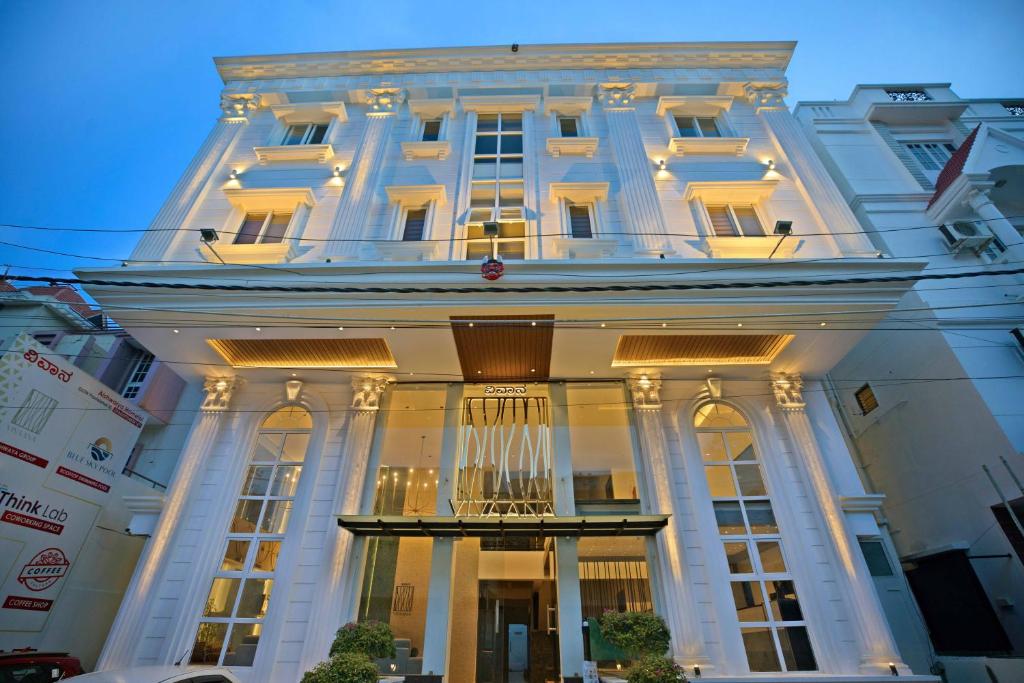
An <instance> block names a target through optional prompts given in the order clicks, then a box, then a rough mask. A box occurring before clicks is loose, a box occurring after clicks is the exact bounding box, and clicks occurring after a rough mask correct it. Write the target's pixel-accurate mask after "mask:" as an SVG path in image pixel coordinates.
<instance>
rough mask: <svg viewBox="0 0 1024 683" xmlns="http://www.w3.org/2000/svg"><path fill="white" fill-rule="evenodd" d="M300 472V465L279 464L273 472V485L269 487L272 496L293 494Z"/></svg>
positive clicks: (297, 484)
mask: <svg viewBox="0 0 1024 683" xmlns="http://www.w3.org/2000/svg"><path fill="white" fill-rule="evenodd" d="M300 474H302V466H300V465H281V466H280V467H278V468H277V472H276V473H275V474H274V485H273V486H271V487H270V495H272V496H292V497H294V496H295V489H296V488H298V486H299V475H300Z"/></svg>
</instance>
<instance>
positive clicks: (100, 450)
mask: <svg viewBox="0 0 1024 683" xmlns="http://www.w3.org/2000/svg"><path fill="white" fill-rule="evenodd" d="M89 455H91V456H92V459H93V460H95V461H97V462H103V461H104V460H107V459H108V458H110V457H111V456H113V455H114V444H112V443H111V442H110V439H108V438H107V437H105V436H101V437H100V438H98V439H96V441H94V442H93V443H91V444H89Z"/></svg>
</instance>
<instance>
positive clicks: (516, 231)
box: [498, 221, 526, 238]
mask: <svg viewBox="0 0 1024 683" xmlns="http://www.w3.org/2000/svg"><path fill="white" fill-rule="evenodd" d="M498 234H499V236H500V237H503V238H504V237H524V236H525V235H526V223H523V222H522V221H502V222H501V223H499V224H498Z"/></svg>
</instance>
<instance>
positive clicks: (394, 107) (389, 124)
mask: <svg viewBox="0 0 1024 683" xmlns="http://www.w3.org/2000/svg"><path fill="white" fill-rule="evenodd" d="M404 99H405V92H404V91H403V90H400V89H399V88H377V89H374V90H371V91H370V92H369V94H368V95H367V98H366V102H367V106H368V107H369V110H368V111H367V112H366V125H365V127H364V128H363V135H362V137H361V138H360V139H359V147H358V149H357V150H356V155H355V158H354V159H353V160H352V166H351V167H350V169H349V172H348V177H347V178H346V179H345V189H344V191H343V193H342V195H341V200H340V201H339V202H338V212H337V213H336V214H335V216H334V221H333V223H332V224H331V231H330V233H329V235H328V236H329V238H330V239H331V240H340V241H332V242H328V243H327V246H326V249H325V253H326V254H328V255H338V256H343V257H348V258H355V257H356V256H357V255H358V254H359V252H360V248H361V247H362V246H363V244H364V243H363V242H359V241H357V240H359V239H360V238H362V237H364V236H365V232H366V223H367V217H368V216H369V214H370V206H371V205H372V204H373V198H374V195H375V193H376V192H377V187H378V185H379V184H380V175H381V170H382V168H383V166H384V157H385V155H386V153H387V147H388V142H389V141H390V140H391V129H392V128H393V127H394V125H395V117H396V115H397V113H398V109H399V107H400V106H401V105H402V102H403V101H404Z"/></svg>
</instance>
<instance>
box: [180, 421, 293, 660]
mask: <svg viewBox="0 0 1024 683" xmlns="http://www.w3.org/2000/svg"><path fill="white" fill-rule="evenodd" d="M312 427H313V420H312V417H311V416H310V414H309V412H308V411H306V410H305V409H304V408H302V407H300V406H285V407H283V408H281V409H279V410H277V411H276V412H274V413H272V414H271V415H269V416H268V417H267V418H266V419H265V420H264V421H263V424H262V425H261V426H260V431H259V436H258V438H257V441H256V446H255V449H254V451H253V454H252V456H251V458H250V460H249V467H248V469H247V470H246V475H245V481H244V482H243V483H242V488H241V491H240V492H239V494H238V503H237V505H236V507H235V512H234V515H233V516H232V519H231V523H230V526H229V528H228V533H227V536H226V539H225V542H224V545H223V548H224V550H223V555H222V556H221V558H222V559H221V560H220V563H219V565H218V569H217V572H216V574H215V575H214V578H213V582H212V584H211V586H210V591H209V593H208V595H207V599H206V603H205V605H204V606H203V611H202V615H201V617H200V623H199V628H198V630H197V632H196V637H195V641H194V643H193V646H192V655H191V660H190V661H191V663H193V664H217V665H222V666H252V663H253V660H254V659H255V657H256V648H257V646H258V645H259V640H260V634H261V632H262V630H263V622H264V619H265V618H266V615H267V606H268V604H269V601H270V593H271V590H272V588H273V586H274V574H275V571H276V570H277V560H278V556H279V555H280V553H281V544H282V543H283V542H284V535H285V532H286V531H287V529H288V521H289V519H290V517H291V512H292V505H293V502H294V500H295V493H296V491H297V489H298V485H299V478H300V476H301V474H302V465H303V462H304V461H305V459H306V450H307V447H308V446H309V437H310V431H311V430H312Z"/></svg>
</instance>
